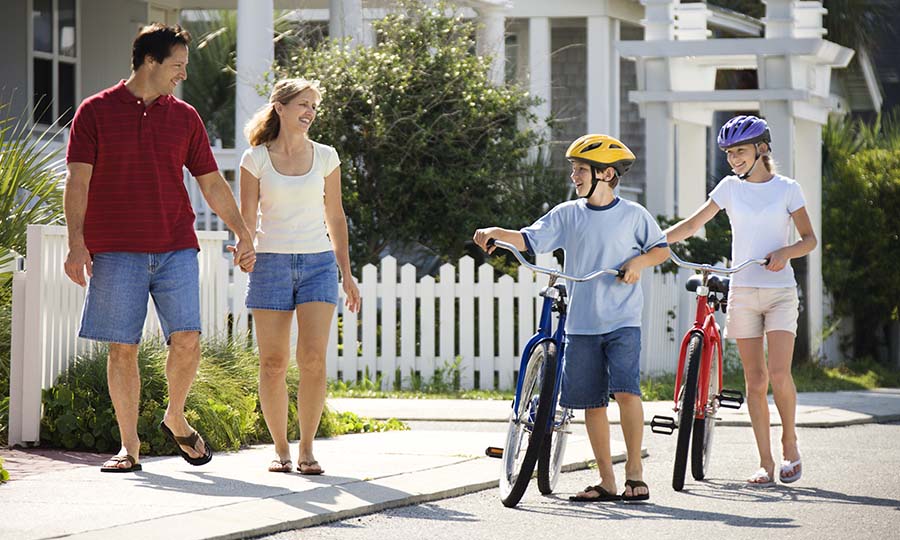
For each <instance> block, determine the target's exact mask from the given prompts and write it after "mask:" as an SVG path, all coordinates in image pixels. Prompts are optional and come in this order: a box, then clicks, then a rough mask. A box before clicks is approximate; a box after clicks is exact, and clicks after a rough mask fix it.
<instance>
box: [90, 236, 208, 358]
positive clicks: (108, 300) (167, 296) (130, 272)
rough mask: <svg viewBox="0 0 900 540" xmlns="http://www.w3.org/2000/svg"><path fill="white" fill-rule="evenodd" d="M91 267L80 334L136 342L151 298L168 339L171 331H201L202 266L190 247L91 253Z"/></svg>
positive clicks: (100, 338)
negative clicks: (165, 250) (161, 250)
mask: <svg viewBox="0 0 900 540" xmlns="http://www.w3.org/2000/svg"><path fill="white" fill-rule="evenodd" d="M93 265H94V273H93V276H92V277H91V281H90V284H89V285H88V290H87V296H85V299H84V310H83V311H82V313H81V330H80V331H79V332H78V335H79V337H82V338H85V339H92V340H94V341H108V342H111V343H127V344H138V343H140V342H141V332H142V330H143V328H144V320H145V319H146V318H147V295H150V297H152V298H153V303H154V304H155V305H156V315H157V317H158V318H159V324H160V326H161V327H162V331H163V335H164V336H165V338H166V342H167V343H168V342H169V338H170V337H171V335H172V334H173V333H174V332H199V331H200V277H199V274H200V270H199V264H198V262H197V250H196V249H194V248H188V249H181V250H178V251H168V252H166V253H127V252H110V253H96V254H94V255H93Z"/></svg>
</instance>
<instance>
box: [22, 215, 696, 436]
mask: <svg viewBox="0 0 900 540" xmlns="http://www.w3.org/2000/svg"><path fill="white" fill-rule="evenodd" d="M197 236H198V238H199V240H200V245H201V252H200V295H201V314H202V323H203V329H204V334H205V335H206V336H214V335H224V334H225V333H226V332H228V331H229V329H230V331H232V332H233V333H235V334H238V335H240V334H242V333H244V332H247V331H248V330H249V317H247V310H246V308H245V307H244V296H245V294H246V282H247V277H246V275H245V274H243V273H242V272H239V271H238V272H232V269H231V263H230V260H229V258H228V256H227V255H226V253H225V251H224V245H223V244H224V242H225V241H226V240H227V238H228V233H227V232H225V231H198V232H197ZM66 253H67V238H66V229H65V227H51V226H30V227H29V229H28V260H27V266H26V268H25V271H17V272H15V273H14V276H13V328H12V331H13V337H12V363H11V374H10V375H11V383H10V396H11V399H10V432H9V433H10V443H11V444H15V443H17V442H23V441H25V442H33V441H37V440H38V439H39V425H40V414H41V390H42V389H45V388H49V387H50V386H52V385H53V383H54V382H55V380H56V378H57V377H58V376H59V374H60V373H62V372H63V371H65V369H66V368H67V367H68V366H69V364H70V363H71V362H72V361H73V360H74V358H75V357H76V356H77V355H79V354H82V353H85V352H87V351H89V350H90V348H91V347H92V346H94V345H93V344H92V342H89V341H86V340H83V339H80V338H78V337H77V335H78V327H79V323H80V318H81V309H82V305H83V301H84V293H85V290H84V289H82V288H81V287H79V286H77V285H75V284H74V283H72V282H71V281H69V279H68V278H67V277H66V276H65V274H64V273H63V270H62V268H63V262H64V259H65V256H66ZM538 264H540V265H544V266H554V265H555V261H554V260H553V259H552V257H551V256H549V255H548V256H543V257H539V259H538ZM495 274H496V273H495V271H494V269H493V268H492V267H491V266H490V265H487V264H484V265H481V266H480V267H479V268H477V269H476V268H475V264H474V261H473V260H472V259H471V258H470V257H463V258H462V259H460V261H459V264H458V266H453V265H450V264H445V265H444V266H442V267H441V268H440V272H439V275H438V277H437V278H434V277H431V276H425V277H423V278H421V279H419V280H417V279H416V269H415V267H413V266H412V265H408V264H407V265H404V266H402V267H401V268H399V274H398V268H397V262H396V260H395V259H394V258H392V257H387V258H385V259H383V260H382V261H381V264H380V267H375V266H373V265H367V266H365V267H364V268H363V270H362V275H361V276H360V279H359V287H360V292H361V295H362V309H361V312H360V313H359V314H356V313H350V312H349V311H345V310H343V309H342V306H341V307H339V310H337V312H336V313H335V318H334V320H333V323H332V330H331V333H330V341H329V345H328V360H327V370H328V371H327V373H328V377H330V378H332V379H342V380H348V381H353V380H356V379H357V378H358V377H359V376H361V375H364V374H368V376H369V377H370V378H373V379H374V378H375V377H376V376H378V375H380V376H382V380H383V384H384V385H385V386H386V387H390V386H391V385H393V384H394V380H395V376H396V374H397V373H398V372H399V375H400V377H401V384H402V385H403V386H409V383H410V376H411V375H412V374H413V373H415V374H418V375H420V376H421V377H422V380H424V381H428V380H430V379H431V377H432V375H433V374H434V372H435V369H439V368H443V367H445V366H446V365H448V364H450V363H452V362H454V361H455V360H457V359H459V361H460V384H461V386H462V387H463V388H473V387H476V386H477V387H480V388H494V386H495V383H496V386H498V387H499V388H503V389H507V388H511V387H512V386H513V385H514V381H515V378H514V377H515V373H516V370H517V369H518V365H519V354H520V352H519V351H520V350H521V347H522V346H523V345H524V344H525V343H526V342H527V340H528V339H529V338H530V336H531V335H532V334H533V332H534V330H535V325H536V322H537V320H538V318H539V316H540V309H541V299H540V298H539V297H538V295H537V293H538V292H539V291H540V289H541V287H543V286H544V285H545V284H546V283H547V278H546V276H541V275H535V274H534V273H532V272H531V271H529V270H527V269H525V268H520V269H519V272H518V275H517V277H516V279H513V278H512V277H510V276H508V275H503V276H501V277H499V279H497V277H496V275H495ZM677 283H678V284H682V283H683V280H682V279H678V280H677ZM642 286H643V287H644V292H645V298H646V300H645V309H644V312H645V317H644V326H643V329H644V330H643V334H644V347H643V351H644V354H643V355H642V371H643V372H644V373H645V374H652V373H659V372H665V371H671V370H672V368H673V366H674V364H675V359H676V357H675V355H676V354H677V352H678V351H677V346H678V342H677V341H678V340H677V339H675V334H678V335H680V333H681V331H683V329H684V325H683V324H681V323H679V321H678V319H681V320H682V321H689V320H690V317H691V316H692V313H691V310H692V307H691V306H689V307H688V309H687V310H682V311H686V312H687V317H688V318H687V319H685V318H684V316H681V317H677V318H676V319H675V320H670V319H669V317H668V316H667V313H668V312H669V311H670V310H672V309H677V308H675V306H677V305H679V303H681V304H682V305H684V304H685V300H687V302H690V301H691V298H690V297H689V296H688V295H686V294H685V293H682V292H681V291H683V287H677V286H676V278H675V277H674V276H662V275H660V274H655V273H652V272H649V271H648V272H645V274H644V280H643V281H642ZM341 302H343V291H341ZM338 312H340V314H341V315H342V318H343V321H342V323H343V324H342V327H341V331H339V327H338ZM148 313H149V314H150V316H148V318H147V323H146V324H145V327H144V335H145V336H151V335H156V334H158V332H159V324H158V322H157V320H156V316H155V309H154V308H153V305H152V302H150V303H149V307H148ZM667 327H672V328H675V329H677V330H676V332H675V333H674V334H673V333H671V332H668V331H667V330H666V328H667Z"/></svg>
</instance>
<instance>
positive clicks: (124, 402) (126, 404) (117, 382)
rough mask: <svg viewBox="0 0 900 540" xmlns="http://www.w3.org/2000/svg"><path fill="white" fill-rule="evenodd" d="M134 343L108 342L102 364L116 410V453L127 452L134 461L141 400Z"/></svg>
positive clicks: (108, 463)
mask: <svg viewBox="0 0 900 540" xmlns="http://www.w3.org/2000/svg"><path fill="white" fill-rule="evenodd" d="M137 353H138V346H137V345H128V344H123V343H110V344H109V358H108V359H107V363H106V380H107V383H108V384H109V397H110V398H111V399H112V403H113V408H114V409H115V411H116V422H117V423H118V424H119V436H120V437H121V439H122V448H121V449H120V450H119V453H118V455H119V456H125V455H130V456H132V457H133V458H134V459H135V463H137V462H139V461H140V453H141V441H140V438H139V437H138V432H137V423H138V414H139V410H138V409H139V405H140V402H141V375H140V372H139V371H138V363H137V356H138V354H137ZM131 465H133V464H132V463H128V462H127V461H121V460H119V461H116V460H107V461H106V463H104V464H103V467H104V468H113V467H118V468H120V469H124V468H128V467H130V466H131Z"/></svg>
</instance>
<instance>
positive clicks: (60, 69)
mask: <svg viewBox="0 0 900 540" xmlns="http://www.w3.org/2000/svg"><path fill="white" fill-rule="evenodd" d="M765 3H766V6H767V15H766V17H765V18H764V19H762V20H756V19H752V18H750V17H747V16H744V15H741V14H738V13H734V12H730V11H728V10H724V9H720V8H715V7H712V6H708V5H707V4H705V3H681V2H680V1H679V0H640V1H638V0H560V1H558V2H546V1H545V0H460V2H459V4H460V5H462V6H464V11H465V14H466V15H467V16H470V17H473V18H476V19H477V20H478V21H479V22H480V23H481V24H482V27H481V31H480V32H479V34H478V36H477V42H478V52H479V53H483V54H489V55H491V56H493V58H494V62H493V65H492V68H491V77H492V79H493V80H495V81H496V82H497V83H501V82H503V81H504V80H506V79H507V78H515V79H517V80H519V81H521V82H522V83H523V84H525V85H527V87H528V88H529V89H530V92H531V93H532V94H534V95H536V96H539V97H541V98H543V100H544V102H543V104H541V105H539V106H538V108H537V110H536V112H537V116H538V117H539V118H542V119H543V118H547V117H550V116H553V117H556V118H557V119H558V123H557V127H556V129H555V131H554V132H553V133H550V135H551V138H552V139H553V140H554V141H558V142H557V143H555V146H554V148H556V149H558V148H559V147H560V146H562V145H565V144H566V142H568V141H570V140H572V139H574V138H575V137H577V136H579V135H581V134H583V133H586V132H605V133H609V134H612V135H615V136H619V137H620V138H622V139H623V140H624V141H626V143H627V144H628V145H629V146H630V147H631V148H632V149H633V150H634V151H635V152H636V154H637V155H638V156H639V160H638V163H637V165H636V167H635V168H634V169H633V172H632V173H630V174H629V177H627V179H626V182H624V186H623V188H622V189H623V190H624V192H625V195H626V196H629V197H631V198H637V199H639V200H641V201H642V202H644V204H645V205H646V206H647V207H648V208H649V209H650V211H651V212H653V213H655V214H664V215H669V216H672V215H677V214H684V213H686V212H689V211H690V209H692V208H694V207H696V206H697V205H698V204H700V202H702V200H703V199H704V197H705V195H706V192H707V187H708V186H707V178H708V177H709V175H710V174H712V173H716V172H719V173H721V172H722V171H721V170H718V171H717V170H716V169H717V165H716V164H717V162H718V160H719V159H720V158H718V157H717V153H716V151H715V149H714V148H713V147H712V145H710V144H709V141H710V137H711V133H712V131H714V129H715V128H716V127H717V125H718V123H720V122H721V121H722V119H723V117H725V116H727V115H728V114H730V113H731V112H733V111H737V110H740V111H760V112H761V113H762V114H763V115H765V116H766V117H768V119H769V121H770V122H771V124H772V128H773V136H774V145H775V148H776V152H777V157H778V159H779V161H780V165H781V170H782V171H784V172H785V174H787V175H790V176H794V177H796V178H797V179H798V180H799V181H800V182H801V183H802V185H803V186H804V189H805V191H806V194H807V198H808V201H809V209H810V215H811V217H812V218H813V223H814V226H815V227H816V229H817V231H821V226H820V225H821V208H820V206H821V178H820V177H821V170H820V162H821V160H820V148H819V146H820V145H819V141H820V135H819V133H820V128H821V126H822V124H823V123H824V122H825V121H826V119H827V116H828V114H829V113H830V112H834V111H841V110H842V109H846V108H847V107H848V104H850V103H851V102H852V103H854V104H855V106H857V107H858V106H860V104H862V106H863V107H871V108H874V109H876V110H877V109H878V108H879V107H880V94H879V93H878V86H877V82H876V81H874V79H873V78H872V77H871V69H870V68H871V65H870V64H868V61H867V59H866V61H865V62H861V63H860V64H861V66H862V68H861V70H857V71H855V72H854V73H855V78H853V80H852V81H851V82H858V83H861V85H862V87H863V88H865V89H866V90H865V91H862V92H860V91H859V86H860V84H857V85H856V86H853V84H850V83H846V82H845V83H842V84H838V85H832V80H833V79H834V78H835V77H834V76H833V74H832V72H831V70H832V68H843V67H846V66H847V65H848V63H849V61H850V59H851V57H852V55H853V51H851V50H849V49H846V48H843V47H840V46H838V45H836V44H834V43H831V42H829V41H827V39H826V37H825V36H824V29H823V28H822V15H823V13H824V10H823V9H822V6H821V3H820V2H818V1H799V0H765ZM394 5H395V2H394V1H391V0H5V1H4V2H2V3H0V46H2V50H3V51H4V53H5V54H4V56H3V59H2V61H0V81H2V83H0V88H2V89H4V93H3V94H2V95H3V96H4V97H5V98H7V99H8V97H9V95H10V93H11V92H12V98H11V101H12V103H11V105H12V107H13V110H23V109H25V108H26V107H30V106H33V105H34V104H35V103H37V102H38V101H39V100H40V99H43V100H44V101H43V103H49V104H50V107H49V109H48V110H47V111H46V112H45V113H43V114H36V115H35V118H34V120H35V121H36V122H39V123H47V122H48V121H49V119H52V118H55V117H56V116H58V115H62V116H63V118H64V119H65V118H69V117H70V116H71V114H72V113H71V110H72V109H73V108H74V107H75V106H77V104H78V103H80V101H81V100H82V99H83V98H85V97H86V96H89V95H91V94H93V93H94V92H97V91H99V90H101V89H103V88H105V87H108V86H110V85H112V84H113V83H114V82H116V81H117V80H118V79H120V78H123V77H125V76H127V74H128V72H129V65H130V53H131V50H130V44H131V40H132V39H133V37H134V34H135V32H136V30H137V28H138V27H139V26H140V25H143V24H146V23H147V22H148V21H160V22H166V23H175V22H178V21H179V19H180V17H181V13H182V11H184V10H195V9H236V10H237V15H238V53H237V69H238V77H237V81H238V88H237V107H236V109H237V112H236V122H237V124H236V125H238V126H240V125H243V124H244V122H245V121H246V119H247V118H248V117H249V115H250V114H251V112H252V111H253V110H255V109H256V108H257V107H258V106H259V105H260V104H261V103H262V102H263V101H264V98H263V97H261V96H259V95H258V94H257V93H256V91H255V89H254V86H255V85H256V84H257V83H258V82H259V81H260V77H261V74H262V73H263V72H264V71H265V70H266V69H267V67H268V65H269V63H270V62H271V60H272V57H273V50H272V40H271V35H272V33H271V29H272V14H273V10H296V12H295V16H296V17H297V18H299V19H301V20H304V19H305V20H318V21H325V20H327V21H329V32H330V35H332V36H335V37H339V36H348V37H350V38H352V39H353V41H354V42H357V43H361V44H369V43H372V42H373V40H374V38H373V34H372V30H371V22H372V21H373V20H376V19H378V18H380V17H382V16H384V14H385V13H386V12H387V11H388V10H390V9H391V8H392V7H393V6H394ZM867 65H868V71H867V68H866V66H867ZM735 70H741V71H743V72H751V73H755V79H756V81H757V85H756V86H757V88H749V89H722V88H717V87H716V77H717V73H718V74H721V73H724V72H726V71H732V72H733V71H735ZM860 73H861V74H860ZM833 87H837V88H838V89H839V90H840V91H842V92H844V95H835V93H834V90H833ZM847 89H851V90H853V89H856V91H855V93H852V95H851V92H849V91H848V90H847ZM860 95H861V96H862V98H860ZM41 96H44V97H43V98H41ZM538 127H539V128H540V126H538ZM544 129H546V128H544ZM713 135H714V134H713ZM241 144H246V143H241V142H239V143H238V146H239V148H237V149H235V150H230V149H226V150H220V151H218V154H217V155H218V157H219V159H220V164H221V165H222V167H223V168H224V169H232V170H233V169H235V168H236V166H237V163H236V161H237V158H238V156H240V152H241V150H242V148H240V146H241ZM559 154H560V152H559V151H557V152H555V155H557V156H558V155H559ZM557 159H558V157H557ZM719 168H720V165H719ZM195 195H196V194H195ZM195 200H196V201H197V202H196V204H197V206H198V218H199V220H198V225H199V227H200V228H204V225H205V228H219V227H220V225H216V224H215V223H214V221H215V220H211V219H210V217H209V212H208V211H207V210H206V209H205V206H204V204H203V203H202V201H201V199H200V198H199V197H195ZM203 220H205V221H203ZM820 269H821V251H817V252H814V253H813V254H812V255H811V256H810V257H809V259H808V263H807V264H806V270H805V271H804V272H801V281H802V283H801V285H802V288H803V291H804V299H805V303H806V305H805V309H804V313H805V316H806V318H807V320H808V328H809V332H808V333H807V336H808V337H807V344H808V347H809V349H810V350H816V349H817V348H818V347H819V346H820V344H819V343H818V342H817V339H818V336H819V335H820V330H821V326H822V318H823V307H822V306H823V293H822V282H821V270H820Z"/></svg>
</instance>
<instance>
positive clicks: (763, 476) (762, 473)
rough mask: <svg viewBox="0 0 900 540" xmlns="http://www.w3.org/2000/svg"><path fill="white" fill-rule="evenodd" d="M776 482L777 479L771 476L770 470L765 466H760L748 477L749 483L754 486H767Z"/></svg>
mask: <svg viewBox="0 0 900 540" xmlns="http://www.w3.org/2000/svg"><path fill="white" fill-rule="evenodd" d="M774 484H775V480H773V479H772V477H771V476H769V472H768V471H766V469H765V468H764V467H760V468H759V469H758V470H757V471H756V472H755V473H753V474H752V475H750V478H748V479H747V485H750V486H754V487H760V486H761V487H765V486H771V485H774Z"/></svg>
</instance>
